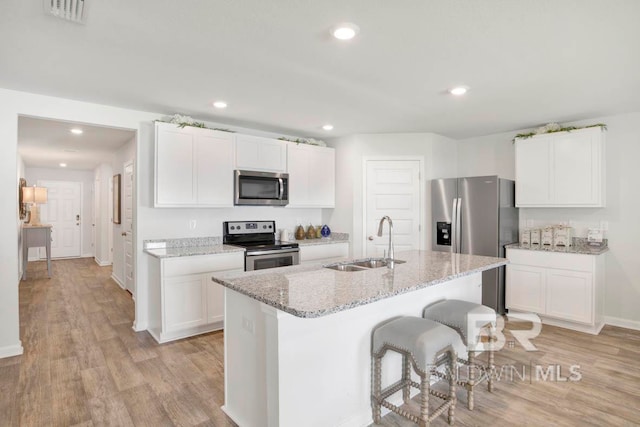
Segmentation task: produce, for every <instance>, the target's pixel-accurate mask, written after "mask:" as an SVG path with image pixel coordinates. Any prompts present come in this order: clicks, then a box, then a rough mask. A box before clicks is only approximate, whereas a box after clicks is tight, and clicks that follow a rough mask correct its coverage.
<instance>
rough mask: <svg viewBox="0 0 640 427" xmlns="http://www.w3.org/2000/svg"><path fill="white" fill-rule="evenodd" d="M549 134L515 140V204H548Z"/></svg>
mask: <svg viewBox="0 0 640 427" xmlns="http://www.w3.org/2000/svg"><path fill="white" fill-rule="evenodd" d="M550 146H551V135H540V136H536V137H534V138H529V139H521V140H518V141H516V206H536V205H549V204H551V203H552V200H551V181H550V171H551V169H550V168H551V165H550V162H551V153H550Z"/></svg>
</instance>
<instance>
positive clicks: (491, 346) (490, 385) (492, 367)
mask: <svg viewBox="0 0 640 427" xmlns="http://www.w3.org/2000/svg"><path fill="white" fill-rule="evenodd" d="M494 332H495V331H494V328H493V327H492V326H490V327H489V366H488V371H489V372H488V373H487V374H488V375H489V380H488V381H487V384H488V385H487V389H488V390H489V392H490V393H491V392H493V374H494V371H495V363H494V359H493V349H494V347H495V345H494V344H495V339H496V337H495V334H494Z"/></svg>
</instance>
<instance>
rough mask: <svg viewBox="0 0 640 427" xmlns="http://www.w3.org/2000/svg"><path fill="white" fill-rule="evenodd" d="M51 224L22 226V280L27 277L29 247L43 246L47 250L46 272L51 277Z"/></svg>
mask: <svg viewBox="0 0 640 427" xmlns="http://www.w3.org/2000/svg"><path fill="white" fill-rule="evenodd" d="M51 227H52V226H51V225H48V224H42V225H35V226H34V225H28V224H25V225H23V226H22V280H26V279H27V262H28V259H29V248H39V247H43V246H44V248H45V249H46V252H47V272H48V273H49V277H51Z"/></svg>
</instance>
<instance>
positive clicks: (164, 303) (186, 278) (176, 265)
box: [149, 252, 244, 343]
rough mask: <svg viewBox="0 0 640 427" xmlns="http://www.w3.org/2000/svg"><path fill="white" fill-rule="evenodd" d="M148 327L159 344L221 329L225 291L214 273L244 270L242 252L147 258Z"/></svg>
mask: <svg viewBox="0 0 640 427" xmlns="http://www.w3.org/2000/svg"><path fill="white" fill-rule="evenodd" d="M149 260H150V261H149V264H150V268H149V279H150V284H151V288H150V318H151V322H150V327H149V333H151V335H152V336H153V337H154V338H155V339H156V341H158V342H159V343H163V342H167V341H173V340H176V339H180V338H185V337H189V336H193V335H198V334H201V333H205V332H211V331H215V330H219V329H222V328H223V326H224V324H223V320H224V290H223V287H222V286H221V285H219V284H217V283H215V282H213V281H211V276H212V275H213V273H215V272H222V271H243V270H244V252H231V253H223V254H213V255H197V256H185V257H175V258H156V257H149Z"/></svg>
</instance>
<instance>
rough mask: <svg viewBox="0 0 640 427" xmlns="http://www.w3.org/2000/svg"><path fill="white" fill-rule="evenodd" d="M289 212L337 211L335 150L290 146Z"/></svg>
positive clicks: (288, 147)
mask: <svg viewBox="0 0 640 427" xmlns="http://www.w3.org/2000/svg"><path fill="white" fill-rule="evenodd" d="M287 166H288V171H289V204H288V205H287V207H289V208H333V207H335V204H336V202H335V187H336V158H335V150H334V149H333V148H329V147H317V146H313V145H308V144H295V143H289V144H288V145H287Z"/></svg>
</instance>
